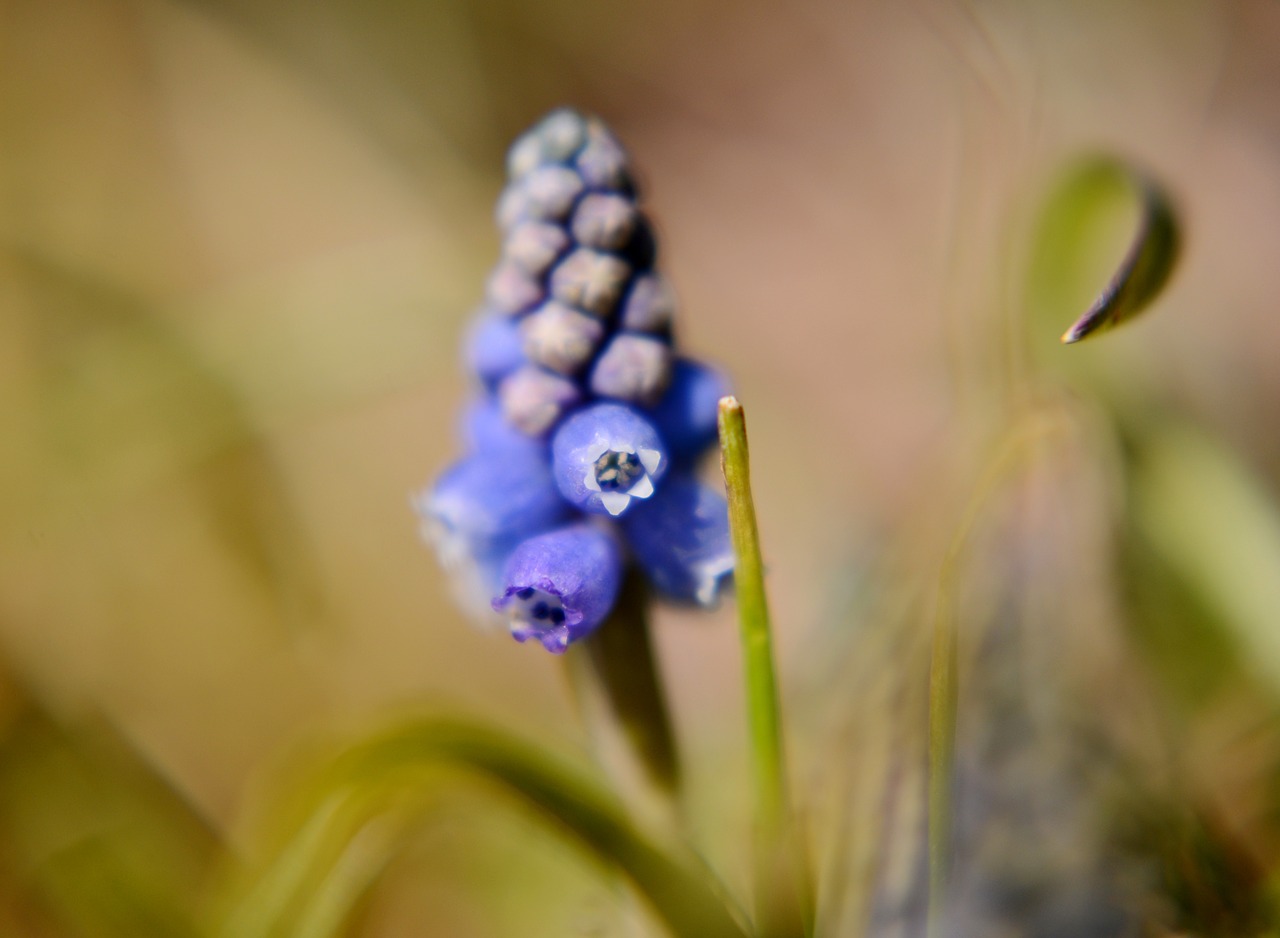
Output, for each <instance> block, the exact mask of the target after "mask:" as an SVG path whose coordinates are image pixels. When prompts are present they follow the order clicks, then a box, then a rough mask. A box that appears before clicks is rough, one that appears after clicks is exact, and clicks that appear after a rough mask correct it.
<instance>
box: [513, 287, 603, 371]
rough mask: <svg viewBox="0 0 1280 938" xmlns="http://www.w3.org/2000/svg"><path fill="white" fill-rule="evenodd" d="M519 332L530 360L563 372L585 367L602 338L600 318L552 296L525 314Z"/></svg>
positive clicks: (593, 355)
mask: <svg viewBox="0 0 1280 938" xmlns="http://www.w3.org/2000/svg"><path fill="white" fill-rule="evenodd" d="M520 332H521V335H522V336H523V339H524V353H525V355H527V356H528V357H529V360H530V361H534V362H537V363H538V364H540V365H544V366H545V367H547V368H550V369H551V370H552V371H555V372H559V373H560V374H563V375H575V374H577V373H578V372H580V371H582V370H583V369H584V368H586V366H587V365H588V364H590V362H591V360H592V359H593V358H595V357H596V352H598V351H599V350H600V345H601V344H602V343H603V342H604V324H603V323H602V322H600V320H599V319H596V318H595V317H594V316H588V315H587V314H586V313H583V312H579V311H578V310H576V309H574V308H572V307H570V306H565V305H564V304H563V303H557V302H555V301H554V300H552V301H551V302H549V303H544V304H543V305H542V306H540V307H538V309H536V310H535V311H534V312H532V313H530V314H529V315H528V316H526V317H525V318H524V319H523V320H522V321H521V323H520Z"/></svg>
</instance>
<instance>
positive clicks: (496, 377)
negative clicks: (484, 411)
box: [463, 310, 526, 389]
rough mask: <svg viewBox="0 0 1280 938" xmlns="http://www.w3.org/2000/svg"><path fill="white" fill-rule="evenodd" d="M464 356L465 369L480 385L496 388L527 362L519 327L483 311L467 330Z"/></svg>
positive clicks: (503, 317)
mask: <svg viewBox="0 0 1280 938" xmlns="http://www.w3.org/2000/svg"><path fill="white" fill-rule="evenodd" d="M463 356H464V357H465V359H466V362H467V368H468V370H470V372H471V373H472V374H473V375H475V376H476V377H477V378H478V379H479V380H480V383H481V384H483V385H484V386H485V387H487V388H491V389H492V388H494V387H496V386H497V384H498V382H499V381H501V380H502V379H503V378H505V377H506V376H507V375H509V374H511V372H513V371H515V370H516V369H517V368H519V367H520V366H521V365H523V364H524V363H525V361H526V358H525V355H524V340H523V339H522V338H521V337H520V326H519V325H518V324H517V322H516V321H515V320H514V319H512V318H511V317H510V316H507V315H505V314H503V313H499V312H496V311H493V310H482V311H481V312H479V313H478V314H477V315H476V316H475V318H474V319H473V320H472V321H471V325H470V327H469V328H468V329H467V337H466V339H465V340H464V342H463Z"/></svg>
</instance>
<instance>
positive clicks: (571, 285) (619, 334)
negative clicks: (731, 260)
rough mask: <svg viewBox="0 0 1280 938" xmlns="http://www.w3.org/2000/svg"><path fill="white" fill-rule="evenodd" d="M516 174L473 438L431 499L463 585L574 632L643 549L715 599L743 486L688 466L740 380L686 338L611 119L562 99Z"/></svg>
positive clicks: (686, 584)
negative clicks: (712, 485) (728, 378)
mask: <svg viewBox="0 0 1280 938" xmlns="http://www.w3.org/2000/svg"><path fill="white" fill-rule="evenodd" d="M507 177H508V178H507V184H506V187H505V188H504V189H503V191H502V194H501V196H500V197H499V199H498V205H497V209H496V217H497V221H498V226H499V228H500V229H501V232H502V253H501V256H500V258H499V259H498V261H497V263H496V264H495V266H494V269H493V271H492V273H491V274H490V276H489V278H488V281H487V283H486V286H485V298H484V303H483V306H482V310H481V312H479V313H477V314H476V316H475V318H474V321H473V324H472V326H471V328H470V330H469V332H468V336H467V340H466V343H465V345H464V356H465V360H466V364H467V368H468V370H469V371H470V372H471V374H472V375H473V376H474V377H475V378H476V379H477V383H478V384H479V386H480V394H479V395H478V396H477V397H476V398H474V399H473V400H471V401H470V402H469V403H468V405H467V407H466V408H465V410H464V412H463V414H462V417H461V420H460V422H459V431H460V433H459V435H460V437H461V439H462V442H463V444H464V446H465V447H466V448H467V450H468V451H469V452H470V453H471V454H472V455H470V456H468V457H467V458H466V459H463V460H461V461H460V462H458V463H456V464H454V465H453V466H451V467H450V468H449V469H448V470H446V471H445V472H444V474H443V475H441V477H440V478H439V480H438V481H437V482H436V483H435V485H434V486H432V487H431V488H430V489H428V490H427V491H426V492H424V493H423V494H422V495H420V496H418V497H417V498H416V499H415V504H416V506H417V509H418V512H419V514H420V516H421V517H422V519H423V529H424V531H425V532H426V534H427V537H428V539H429V540H430V541H431V542H432V543H433V544H434V545H435V547H436V549H437V552H438V553H439V555H440V557H441V559H442V561H443V562H444V565H445V566H446V568H447V569H448V570H449V571H450V574H451V581H452V582H453V584H454V585H455V586H456V587H457V588H458V590H459V592H460V593H461V594H462V596H463V598H464V599H465V600H468V601H469V600H473V599H474V598H475V596H476V595H485V596H486V597H487V600H486V603H485V608H486V610H491V609H497V610H499V611H500V612H502V613H503V614H505V615H506V617H507V618H508V620H509V622H510V624H511V632H512V634H513V635H514V636H515V637H516V638H517V639H518V640H520V641H526V640H528V639H530V638H536V639H537V640H538V642H539V643H540V644H541V645H542V646H543V647H545V648H547V649H548V650H549V651H552V652H562V651H564V650H565V649H566V648H567V647H568V646H569V645H570V644H572V643H573V642H575V641H578V640H580V639H581V638H583V637H585V636H586V635H589V634H590V633H591V632H592V631H593V630H594V629H596V628H598V627H599V626H600V625H601V623H603V622H604V621H605V619H606V618H607V616H608V614H609V612H610V610H611V609H612V606H613V603H614V602H615V598H616V595H617V593H618V584H619V582H620V580H621V578H622V575H623V571H624V568H625V567H627V566H628V565H630V566H631V567H632V568H633V569H635V570H638V571H640V572H642V573H643V574H644V575H645V576H646V577H648V579H649V580H650V581H651V582H652V583H653V584H654V585H655V586H656V587H657V592H658V593H659V594H660V595H662V596H665V597H667V598H669V599H673V600H676V601H680V602H696V603H702V604H707V603H710V602H711V601H713V600H714V598H715V596H716V594H717V592H718V591H719V589H720V586H721V584H722V583H723V581H724V578H725V576H726V575H727V573H728V572H729V571H730V569H731V567H732V558H731V555H730V552H729V550H728V547H727V544H728V533H727V532H728V527H727V520H726V516H725V510H724V500H723V499H722V498H720V496H719V495H717V494H716V493H715V492H714V491H712V490H710V489H706V488H704V487H702V486H699V485H698V484H697V483H696V482H694V481H693V479H692V477H691V476H689V475H687V472H688V466H689V465H690V464H691V462H692V461H693V460H694V459H696V458H697V456H698V455H699V454H700V453H701V452H702V451H703V450H705V448H706V447H708V446H709V445H710V444H711V443H712V442H713V441H714V439H715V427H716V409H715V407H716V400H717V399H718V396H719V393H722V392H723V390H724V389H726V387H727V385H726V383H725V382H724V380H723V377H722V376H721V375H720V374H719V372H716V371H714V370H713V369H710V368H707V367H706V366H703V365H699V364H698V363H696V362H693V361H691V360H689V359H684V358H679V357H677V355H676V352H675V349H674V347H673V339H672V333H673V329H672V320H673V318H674V316H675V312H676V301H675V295H674V293H673V291H672V289H671V286H670V284H669V283H668V282H667V281H666V279H664V277H663V276H662V274H661V273H660V272H659V271H658V270H657V269H656V263H657V256H658V250H657V240H656V238H655V236H654V230H653V227H652V225H651V223H650V221H649V219H648V217H647V216H646V214H645V212H644V210H643V208H642V206H641V204H640V200H639V198H638V196H637V187H636V184H635V179H634V174H633V172H632V168H631V165H630V161H629V159H628V157H627V154H626V151H625V150H624V149H623V148H622V145H621V144H620V143H619V142H618V140H617V139H616V138H615V137H614V136H613V134H612V133H611V132H610V131H609V130H608V128H607V127H605V125H604V124H603V123H602V122H600V121H599V120H598V119H596V118H594V117H588V116H584V115H582V114H579V113H577V112H576V111H573V110H570V109H568V108H561V109H559V110H556V111H553V112H551V113H550V114H548V115H547V116H546V117H545V118H543V119H542V120H541V121H539V122H538V123H537V124H535V125H534V126H533V127H532V128H530V129H529V130H528V131H526V132H525V133H524V134H522V135H521V136H520V137H519V139H517V140H516V142H515V144H514V145H513V146H512V147H511V150H510V152H509V153H508V155H507ZM673 466H674V467H676V469H675V472H677V473H678V475H676V476H674V477H672V478H670V479H665V480H664V477H666V476H667V475H668V470H669V469H671V467H673ZM490 600H491V603H490Z"/></svg>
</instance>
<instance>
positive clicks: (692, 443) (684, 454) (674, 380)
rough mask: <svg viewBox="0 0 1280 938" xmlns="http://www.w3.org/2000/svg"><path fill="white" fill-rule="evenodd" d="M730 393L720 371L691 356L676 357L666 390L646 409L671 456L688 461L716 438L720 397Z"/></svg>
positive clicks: (730, 389) (725, 378)
mask: <svg viewBox="0 0 1280 938" xmlns="http://www.w3.org/2000/svg"><path fill="white" fill-rule="evenodd" d="M730 393H732V388H731V387H730V385H729V379H728V378H727V377H725V375H724V373H723V372H721V371H719V370H718V369H716V368H712V367H711V366H709V365H705V364H703V363H702V362H697V361H693V360H692V359H688V358H680V359H677V360H676V364H675V369H674V371H673V373H672V376H671V385H670V387H668V388H667V393H666V394H664V395H663V396H662V399H661V400H660V401H658V404H657V406H655V407H653V408H652V409H651V410H649V411H647V412H646V416H647V417H649V419H650V420H652V421H653V424H654V426H656V427H657V428H658V432H659V433H660V434H662V439H663V440H664V441H665V442H666V444H667V446H668V447H669V448H670V449H671V457H672V459H674V460H677V461H679V462H689V461H690V460H692V459H695V458H697V457H698V456H699V455H701V453H702V452H703V451H704V450H705V449H706V448H707V447H708V446H710V445H711V444H712V443H714V442H715V441H716V435H717V430H716V419H717V414H718V411H719V403H720V398H722V397H724V396H725V395H726V394H730Z"/></svg>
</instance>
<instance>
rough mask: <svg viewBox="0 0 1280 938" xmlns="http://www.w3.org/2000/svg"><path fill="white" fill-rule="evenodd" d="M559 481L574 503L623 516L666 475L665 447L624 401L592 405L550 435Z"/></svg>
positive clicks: (596, 511)
mask: <svg viewBox="0 0 1280 938" xmlns="http://www.w3.org/2000/svg"><path fill="white" fill-rule="evenodd" d="M551 454H552V466H553V471H554V473H555V479H556V485H558V486H559V487H560V492H561V494H563V495H564V497H565V498H567V499H568V500H569V501H570V502H571V503H572V504H573V505H574V506H575V507H577V508H580V509H582V510H583V511H588V512H591V513H592V514H600V515H603V514H609V515H614V516H615V517H616V516H618V515H621V514H623V513H624V512H625V511H627V509H628V508H629V507H631V505H633V504H634V503H635V502H637V501H642V500H644V499H646V498H649V497H650V496H651V495H652V494H653V493H654V490H655V488H656V487H657V484H658V483H659V482H660V481H661V479H662V477H663V476H664V475H665V474H666V471H667V464H668V462H669V459H668V458H667V453H666V448H665V447H664V446H663V443H662V440H661V439H660V438H659V437H658V431H657V430H655V429H654V428H653V424H651V423H649V421H647V420H645V419H644V417H642V416H640V414H639V413H638V412H637V411H636V410H635V409H633V408H631V407H627V406H625V405H622V404H593V405H591V406H590V407H584V408H583V409H582V410H580V411H578V412H577V413H575V414H573V415H572V416H571V417H569V418H568V419H567V420H565V422H564V423H563V424H562V425H561V426H560V429H558V430H557V431H556V433H555V436H553V437H552V439H551Z"/></svg>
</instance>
